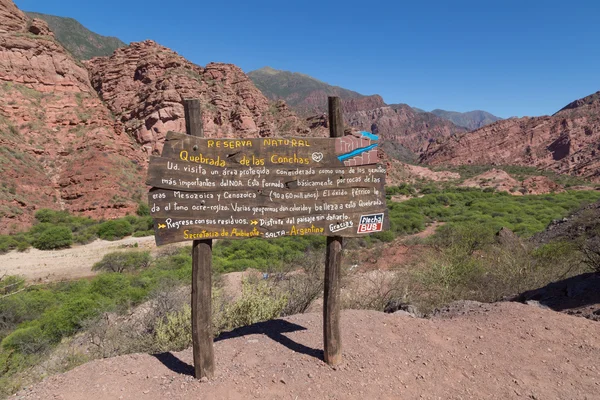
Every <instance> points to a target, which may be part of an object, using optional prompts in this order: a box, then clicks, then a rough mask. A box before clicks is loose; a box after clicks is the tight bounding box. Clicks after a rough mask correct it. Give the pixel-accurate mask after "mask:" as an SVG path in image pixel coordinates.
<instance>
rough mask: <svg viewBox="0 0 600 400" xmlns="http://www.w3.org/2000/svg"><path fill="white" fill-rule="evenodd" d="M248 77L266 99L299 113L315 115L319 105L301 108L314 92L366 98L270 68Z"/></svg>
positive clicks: (303, 75)
mask: <svg viewBox="0 0 600 400" xmlns="http://www.w3.org/2000/svg"><path fill="white" fill-rule="evenodd" d="M248 77H249V78H250V79H251V80H252V82H253V83H254V84H255V85H256V87H257V88H258V89H259V90H260V91H261V92H262V93H263V94H264V95H265V97H267V98H269V99H271V100H279V99H283V100H285V101H286V103H287V104H288V105H289V106H290V107H292V108H294V109H297V110H298V111H299V112H305V113H306V112H308V113H314V112H315V110H317V109H318V108H319V105H318V104H315V105H314V106H315V107H313V108H312V109H306V107H307V106H306V105H303V106H301V105H302V103H303V102H304V101H305V100H306V99H307V97H308V96H309V95H310V94H311V93H313V92H323V93H326V94H327V95H329V96H339V97H340V98H341V99H353V98H359V97H364V95H362V94H360V93H357V92H353V91H351V90H348V89H344V88H341V87H339V86H332V85H329V84H327V83H325V82H321V81H319V80H318V79H315V78H313V77H311V76H308V75H305V74H301V73H298V72H290V71H279V70H276V69H273V68H270V67H264V68H261V69H257V70H255V71H250V72H248ZM323 105H325V104H323ZM299 106H300V108H298V107H299ZM321 108H322V107H321ZM324 109H326V108H324Z"/></svg>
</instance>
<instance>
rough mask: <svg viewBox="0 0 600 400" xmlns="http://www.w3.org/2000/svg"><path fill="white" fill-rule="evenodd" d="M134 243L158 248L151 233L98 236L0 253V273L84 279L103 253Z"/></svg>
mask: <svg viewBox="0 0 600 400" xmlns="http://www.w3.org/2000/svg"><path fill="white" fill-rule="evenodd" d="M135 243H137V244H138V249H140V250H151V251H153V252H156V251H157V248H156V244H155V242H154V236H147V237H141V238H134V237H128V238H125V239H122V240H116V241H114V242H109V241H106V240H100V239H98V240H96V241H94V242H92V243H90V244H86V245H83V246H75V247H72V248H70V249H64V250H55V251H42V250H37V249H33V248H30V249H29V250H27V251H25V252H22V253H19V252H17V251H11V252H9V253H7V254H2V255H0V276H2V275H4V274H6V275H21V276H24V277H25V279H27V281H29V282H56V281H61V280H69V279H78V278H86V277H89V276H93V275H95V273H94V272H92V266H93V265H94V264H95V263H96V262H98V261H100V260H101V259H102V257H104V255H105V254H107V253H110V252H113V251H117V250H124V249H127V248H132V247H133V246H134V245H135Z"/></svg>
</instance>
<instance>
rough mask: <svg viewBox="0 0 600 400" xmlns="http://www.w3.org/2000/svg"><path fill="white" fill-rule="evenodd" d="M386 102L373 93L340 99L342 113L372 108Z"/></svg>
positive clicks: (381, 105) (383, 104)
mask: <svg viewBox="0 0 600 400" xmlns="http://www.w3.org/2000/svg"><path fill="white" fill-rule="evenodd" d="M385 106H386V104H385V102H384V101H383V98H382V97H381V96H380V95H378V94H374V95H372V96H364V97H358V98H355V99H346V100H342V111H343V112H344V114H351V113H355V112H358V111H368V110H374V109H376V108H380V107H385Z"/></svg>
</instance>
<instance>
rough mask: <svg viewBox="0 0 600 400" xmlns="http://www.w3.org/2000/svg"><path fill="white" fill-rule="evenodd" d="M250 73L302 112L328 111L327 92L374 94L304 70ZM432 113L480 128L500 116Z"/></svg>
mask: <svg viewBox="0 0 600 400" xmlns="http://www.w3.org/2000/svg"><path fill="white" fill-rule="evenodd" d="M248 76H249V77H250V79H252V81H253V82H254V84H255V85H256V87H257V88H259V89H260V91H261V92H263V94H264V95H265V96H266V97H267V98H269V99H271V100H285V102H286V103H287V104H288V105H289V106H290V107H291V108H292V109H293V110H294V111H296V112H297V113H299V114H302V115H312V114H318V113H324V112H327V97H328V96H338V97H340V98H341V99H342V100H350V99H361V98H365V97H373V96H366V95H363V94H360V93H357V92H354V91H352V90H348V89H344V88H341V87H339V86H332V85H329V84H327V83H325V82H321V81H320V80H318V79H315V78H313V77H311V76H308V75H305V74H301V73H298V72H289V71H280V70H276V69H274V68H271V67H264V68H261V69H257V70H256V71H251V72H248ZM389 106H390V107H392V108H394V109H398V108H401V107H404V106H406V105H405V104H389ZM411 108H412V109H413V110H414V111H415V112H416V113H427V111H425V110H421V109H419V108H415V107H411ZM354 111H356V110H354ZM431 113H432V114H434V115H436V116H438V117H440V118H443V119H445V120H448V121H450V122H452V123H453V124H455V125H457V126H459V127H463V128H466V129H468V130H475V129H478V128H481V127H482V126H485V125H488V124H491V123H493V122H496V121H498V120H499V119H500V118H498V117H496V116H494V115H492V114H490V113H488V112H486V111H479V110H477V111H469V112H465V113H460V112H456V111H445V110H433V111H431Z"/></svg>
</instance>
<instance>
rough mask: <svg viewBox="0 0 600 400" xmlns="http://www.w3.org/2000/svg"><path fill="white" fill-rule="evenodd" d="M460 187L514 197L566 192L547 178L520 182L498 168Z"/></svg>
mask: <svg viewBox="0 0 600 400" xmlns="http://www.w3.org/2000/svg"><path fill="white" fill-rule="evenodd" d="M460 186H461V187H473V188H479V189H487V188H490V189H494V190H495V191H498V192H507V193H510V194H512V195H514V196H521V195H524V194H534V195H535V194H548V193H561V192H564V189H563V188H562V186H560V185H559V184H557V183H556V182H554V181H553V180H551V179H550V178H548V177H546V176H541V175H536V176H530V177H528V178H526V179H524V180H523V181H522V182H520V181H518V180H516V179H515V178H513V177H512V176H510V175H509V174H508V173H507V172H506V171H503V170H501V169H496V168H492V169H490V170H489V171H486V172H484V173H482V174H479V175H477V176H474V177H473V178H470V179H467V180H465V181H464V182H463V183H462V184H460Z"/></svg>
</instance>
